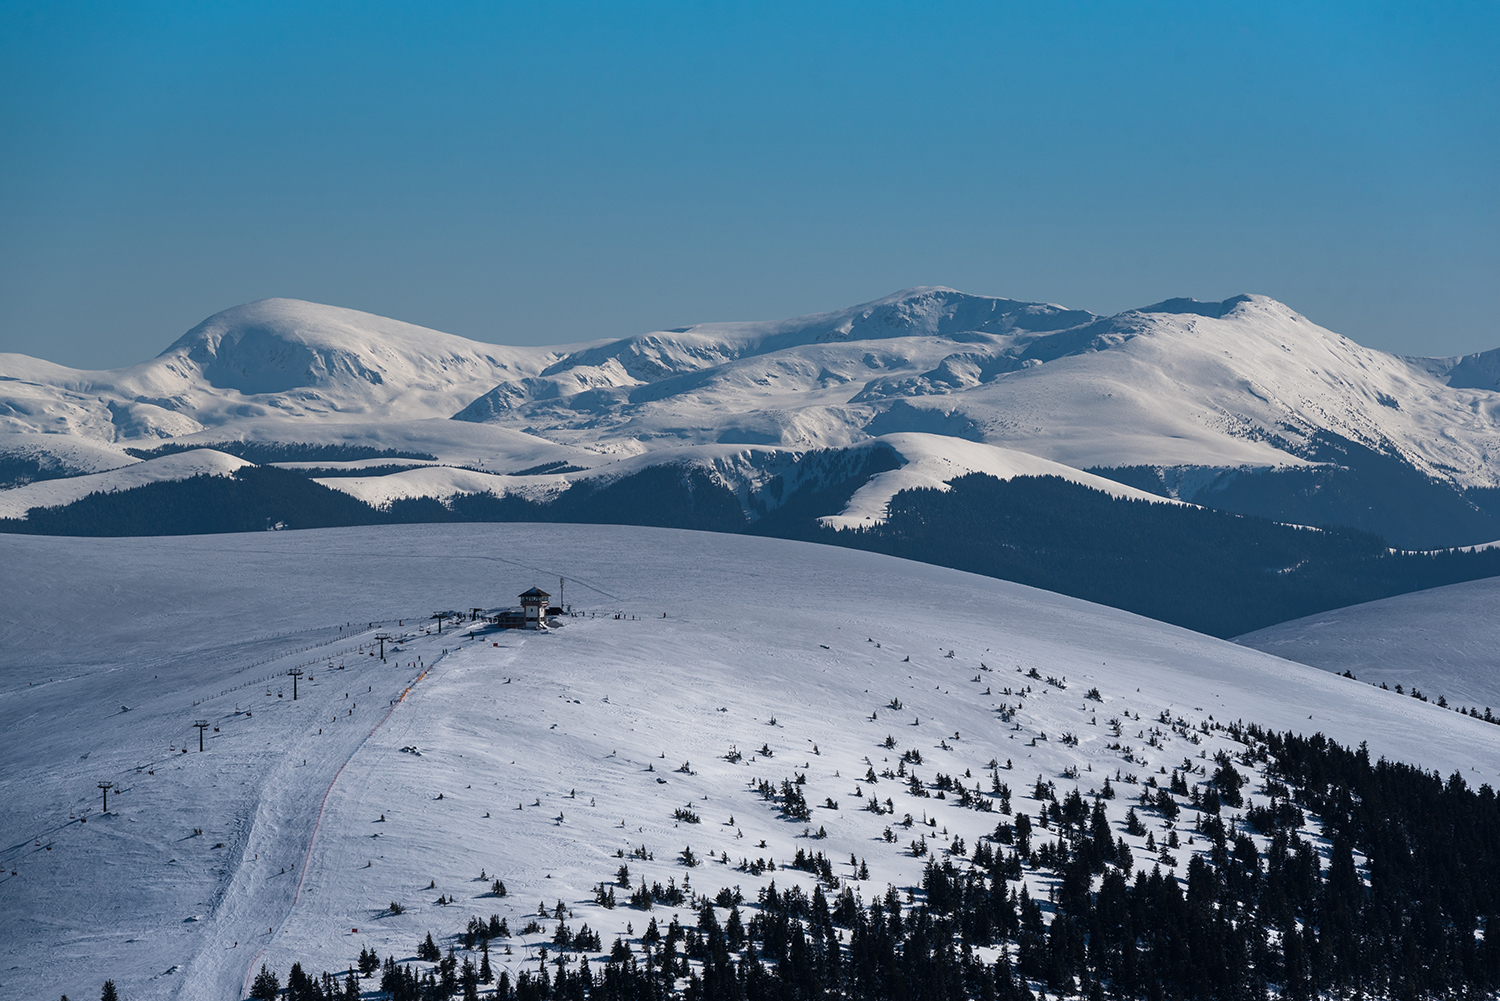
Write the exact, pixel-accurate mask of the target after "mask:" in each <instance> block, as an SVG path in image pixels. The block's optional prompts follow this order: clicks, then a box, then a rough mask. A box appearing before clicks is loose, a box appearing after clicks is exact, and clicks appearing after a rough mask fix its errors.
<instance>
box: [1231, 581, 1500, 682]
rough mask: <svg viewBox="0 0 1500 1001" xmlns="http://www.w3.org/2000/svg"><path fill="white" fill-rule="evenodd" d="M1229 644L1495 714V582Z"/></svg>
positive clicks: (1498, 670)
mask: <svg viewBox="0 0 1500 1001" xmlns="http://www.w3.org/2000/svg"><path fill="white" fill-rule="evenodd" d="M1235 642H1237V643H1242V644H1244V645H1245V646H1248V647H1253V648H1255V649H1257V650H1264V651H1265V652H1267V653H1271V654H1275V655H1276V656H1278V657H1286V658H1288V659H1290V660H1295V661H1299V662H1301V663H1303V664H1311V665H1313V666H1314V667H1320V668H1322V669H1323V670H1325V671H1333V672H1335V673H1337V674H1342V673H1343V672H1345V671H1349V672H1350V673H1352V674H1353V675H1354V676H1355V677H1357V678H1358V679H1359V680H1360V681H1368V682H1369V683H1371V684H1374V685H1379V684H1382V683H1384V684H1385V685H1387V686H1388V687H1390V688H1392V689H1394V688H1395V687H1396V686H1397V685H1401V686H1402V687H1403V688H1404V689H1411V688H1414V687H1415V688H1417V689H1418V690H1420V691H1421V692H1422V694H1424V695H1425V696H1427V697H1428V698H1429V699H1433V700H1436V699H1437V698H1438V697H1439V696H1442V697H1444V698H1445V699H1446V700H1447V701H1448V702H1449V703H1451V704H1452V705H1454V706H1473V707H1476V708H1479V709H1481V710H1483V709H1484V708H1486V707H1493V708H1494V709H1495V710H1497V711H1500V656H1497V653H1496V651H1497V650H1500V579H1496V578H1490V579H1487V580H1475V581H1469V582H1467V583H1463V584H1450V585H1448V586H1447V587H1435V588H1432V589H1430V590H1426V591H1416V592H1414V593H1412V594H1403V595H1398V596H1397V597H1394V598H1385V599H1382V600H1380V601H1371V602H1367V603H1365V604H1361V605H1350V606H1349V607H1347V608H1339V609H1335V610H1333V611H1331V612H1322V613H1320V614H1318V615H1309V616H1308V617H1307V618H1303V619H1293V620H1292V621H1290V622H1283V623H1280V624H1279V625H1274V626H1270V627H1268V628H1266V629H1258V630H1256V631H1255V632H1253V633H1247V634H1245V635H1244V636H1240V637H1237V638H1236V640H1235Z"/></svg>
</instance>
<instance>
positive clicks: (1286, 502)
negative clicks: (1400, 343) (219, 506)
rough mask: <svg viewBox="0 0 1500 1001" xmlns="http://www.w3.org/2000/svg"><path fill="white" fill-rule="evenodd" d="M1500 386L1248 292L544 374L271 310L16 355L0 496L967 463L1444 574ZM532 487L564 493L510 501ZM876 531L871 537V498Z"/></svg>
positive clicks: (565, 352)
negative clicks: (375, 467) (55, 355)
mask: <svg viewBox="0 0 1500 1001" xmlns="http://www.w3.org/2000/svg"><path fill="white" fill-rule="evenodd" d="M1497 386H1500V351H1497V352H1487V353H1483V354H1479V355H1471V356H1468V357H1465V358H1450V359H1416V358H1403V357H1398V356H1395V355H1390V354H1386V353H1383V352H1379V351H1375V350H1373V349H1369V348H1365V347H1362V346H1360V345H1358V344H1356V343H1355V342H1353V341H1351V340H1349V339H1348V338H1345V337H1342V336H1340V335H1338V334H1335V333H1333V332H1331V331H1328V330H1326V329H1324V328H1322V327H1319V326H1317V325H1316V324H1314V323H1312V322H1311V321H1309V320H1307V319H1306V318H1304V317H1302V316H1300V315H1299V314H1297V313H1296V312H1295V311H1293V310H1291V309H1290V308H1288V307H1286V306H1285V305H1283V304H1281V303H1279V302H1276V301H1275V300H1273V299H1269V298H1267V297H1264V296H1257V295H1240V296H1235V297H1233V298H1230V299H1226V300H1224V301H1222V302H1199V301H1197V300H1193V299H1169V300H1166V301H1163V302H1159V303H1156V304H1154V305H1151V306H1146V307H1143V308H1141V309H1136V310H1128V311H1126V312H1123V313H1120V314H1117V315H1115V316H1109V317H1103V316H1098V315H1095V314H1093V313H1090V312H1087V311H1084V310H1072V309H1067V308H1065V307H1062V306H1058V305H1054V304H1048V303H1035V302H1024V301H1020V300H1013V299H1004V298H996V297H989V296H977V295H970V294H967V293H963V292H959V291H957V290H954V289H950V288H943V287H922V288H914V289H907V290H905V291H902V292H898V293H895V294H893V295H890V296H886V297H884V298H882V299H877V300H875V301H873V302H869V303H864V304H861V305H858V306H852V307H849V308H846V309H842V310H835V311H832V312H828V313H820V314H814V315H810V316H803V317H796V318H792V319H786V320H776V321H762V322H736V323H704V324H698V325H694V326H689V327H683V328H678V329H674V330H662V331H652V332H648V333H643V334H638V335H634V336H629V337H624V338H619V339H614V340H597V341H592V342H588V343H585V344H579V345H571V346H560V347H547V348H538V347H503V346H499V345H492V344H485V343H482V342H479V341H473V340H468V339H465V338H461V337H455V336H453V335H451V334H445V333H442V332H440V331H435V330H430V329H427V328H423V327H419V326H416V325H413V324H407V323H402V322H400V321H397V320H391V319H387V318H383V317H378V316H374V315H372V314H368V313H362V312H359V311H357V310H351V309H344V308H340V307H334V306H323V305H318V304H314V303H306V302H300V301H297V300H290V299H266V300H261V301H259V302H254V303H249V304H246V305H243V306H237V307H234V308H232V309H229V310H225V311H224V312H222V313H218V314H215V315H214V316H212V317H209V318H208V319H207V320H205V321H204V322H203V323H201V324H199V325H198V326H197V327H195V328H193V330H191V331H189V332H188V333H186V334H185V335H183V336H182V337H180V338H179V339H178V340H177V341H175V342H174V343H173V344H172V345H171V346H170V347H168V348H167V349H166V350H165V351H164V352H163V353H162V354H161V355H159V356H158V357H157V358H155V359H153V360H151V361H148V362H144V363H142V364H140V365H136V366H131V367H129V368H125V369H119V370H115V371H108V372H86V371H78V370H72V369H66V368H63V367H61V366H57V365H53V364H51V363H48V362H44V361H39V360H36V359H32V358H27V357H24V356H20V355H0V473H4V472H5V471H6V470H10V471H11V472H9V473H8V474H7V475H8V476H9V480H8V481H7V482H8V483H9V484H10V485H12V486H17V487H19V486H21V485H22V484H25V483H27V482H29V481H34V480H46V481H47V482H52V481H54V480H58V479H65V478H66V477H67V476H68V475H69V474H71V473H74V472H76V473H79V474H83V473H91V474H97V473H101V472H103V471H104V470H105V469H107V468H108V463H107V462H103V463H101V461H100V456H101V455H105V456H107V455H109V454H115V455H117V456H118V465H119V466H122V467H123V466H126V465H131V464H133V463H134V462H136V461H137V460H136V459H135V458H134V457H132V456H131V455H130V454H129V453H127V452H126V451H125V447H126V446H140V445H142V444H145V445H147V446H149V445H151V444H153V443H159V442H161V441H163V440H165V441H167V442H171V443H175V444H178V445H185V446H186V445H195V444H197V445H204V446H212V445H215V444H222V443H224V442H229V441H244V442H262V443H272V444H278V445H287V444H296V445H308V446H329V447H332V446H345V445H347V446H357V447H362V448H373V449H375V450H377V451H383V452H403V451H404V452H411V451H415V452H417V453H421V454H424V455H427V454H430V455H432V456H435V459H434V460H433V461H432V463H431V464H430V465H428V466H424V467H423V468H415V469H414V468H399V469H394V470H393V469H389V468H388V469H386V470H384V471H383V472H382V475H338V476H329V477H328V478H327V485H328V486H330V487H332V488H334V489H337V490H340V491H344V492H347V493H350V494H351V495H353V496H355V497H357V498H359V499H361V500H363V501H365V502H367V503H372V504H375V505H377V506H379V505H382V504H388V503H392V502H394V501H396V500H397V499H401V498H423V497H425V498H431V499H433V500H436V501H438V502H440V503H448V502H449V501H450V500H451V499H452V498H454V497H456V496H459V495H461V494H465V493H474V492H476V491H477V492H488V493H493V494H495V495H497V496H505V495H516V496H521V497H524V498H527V499H529V500H532V501H538V500H541V501H544V500H545V499H546V498H547V497H549V496H555V495H557V494H558V493H559V491H562V490H565V489H567V487H568V486H569V485H571V484H573V483H577V482H580V481H590V480H599V481H601V482H607V481H609V480H612V479H618V478H619V477H621V476H628V475H633V474H635V473H636V472H638V471H639V470H641V469H643V468H646V467H648V466H651V465H653V464H660V463H670V464H678V465H680V464H687V465H691V466H695V467H697V468H700V469H703V470H705V471H706V472H707V474H708V475H709V476H710V477H711V479H713V480H714V481H715V482H718V483H721V484H722V485H724V486H725V487H727V488H728V489H730V490H732V491H733V492H735V493H736V494H737V495H738V496H739V497H740V498H741V501H742V503H743V504H744V505H745V511H746V513H747V515H748V516H751V517H755V516H758V515H757V510H756V508H755V503H757V501H756V498H759V497H761V496H762V494H763V492H764V488H765V486H766V485H767V484H768V483H770V482H771V481H772V480H773V479H775V478H776V477H778V476H782V475H784V472H785V470H786V468H788V464H789V463H792V464H795V462H796V461H797V460H798V457H800V456H802V455H804V454H810V453H813V452H818V451H826V450H830V449H834V450H836V449H847V448H854V447H859V446H861V445H863V444H866V443H870V442H873V441H883V442H887V443H895V444H893V445H892V447H894V448H896V451H897V452H898V453H899V454H900V455H901V457H902V458H901V461H902V462H903V463H907V462H916V461H933V456H935V455H936V454H938V453H941V452H943V451H944V448H945V446H943V442H952V443H953V444H952V447H951V448H949V449H948V451H949V452H951V455H949V456H948V460H951V461H949V463H948V464H949V465H950V466H951V467H952V472H953V475H955V476H957V475H963V474H965V473H968V472H983V471H985V470H986V469H989V468H1011V467H1013V466H1014V465H1015V463H1014V462H1012V461H1011V460H1009V459H1006V458H1004V456H1005V455H1008V454H1015V453H1020V454H1024V455H1029V456H1034V457H1036V458H1037V459H1039V460H1047V461H1050V462H1052V463H1056V464H1059V465H1060V466H1061V467H1062V468H1061V469H1060V470H1051V472H1054V473H1056V474H1058V475H1063V476H1064V477H1065V478H1071V479H1074V480H1075V481H1077V482H1093V480H1092V479H1091V478H1090V477H1089V476H1088V475H1087V474H1085V473H1083V472H1082V470H1084V469H1088V470H1091V471H1092V472H1093V473H1094V474H1097V475H1099V476H1104V477H1109V478H1113V479H1117V480H1120V481H1121V482H1124V483H1127V484H1129V485H1130V486H1131V487H1134V488H1139V489H1141V490H1145V491H1148V492H1152V493H1156V494H1159V495H1162V496H1165V497H1170V498H1173V499H1180V500H1187V501H1192V502H1194V503H1199V504H1209V505H1212V506H1219V507H1224V508H1226V509H1228V510H1234V511H1239V512H1242V513H1253V514H1261V515H1265V516H1267V517H1272V518H1279V519H1281V520H1291V521H1299V522H1305V523H1313V524H1317V523H1324V522H1327V523H1335V524H1348V525H1352V526H1354V527H1357V528H1361V529H1364V530H1369V531H1375V532H1380V533H1382V534H1385V535H1387V536H1388V537H1389V538H1390V540H1391V541H1392V542H1393V543H1395V544H1397V545H1401V546H1407V547H1418V548H1430V547H1435V546H1445V545H1455V544H1468V543H1474V542H1482V541H1488V540H1490V539H1493V538H1496V537H1500V503H1497V498H1500V390H1497V388H1496V387H1497ZM69 441H71V442H79V443H83V442H87V443H88V448H89V458H88V461H87V462H83V463H82V464H77V463H79V462H81V461H82V460H80V459H79V456H80V455H81V454H82V453H81V452H80V450H79V448H78V447H72V448H71V449H67V450H65V449H62V448H61V447H60V446H61V445H62V444H63V443H64V442H69ZM918 442H922V444H920V445H918V444H916V443H918ZM934 443H935V444H934ZM971 445H980V446H983V447H986V448H990V449H996V450H998V451H995V452H984V453H982V454H981V453H976V452H974V451H973V449H972V448H969V446H971ZM903 449H904V450H903ZM965 449H967V450H965ZM908 453H910V454H908ZM69 456H72V458H69ZM179 468H187V467H185V466H182V464H181V463H178V464H176V465H172V464H162V465H161V466H160V467H158V466H155V465H152V466H147V467H145V468H143V469H142V470H140V471H139V472H138V473H136V474H135V478H140V477H146V478H148V479H149V478H150V477H151V476H155V475H157V473H158V471H159V472H160V474H161V478H163V479H171V478H173V477H175V476H176V475H177V472H175V471H174V470H177V469H179ZM533 468H546V469H553V470H564V469H566V470H568V471H567V472H561V473H546V474H541V475H533V476H525V477H518V476H514V475H508V474H512V473H513V472H514V471H516V470H527V469H533ZM338 472H339V473H341V474H358V473H359V472H360V470H359V469H358V468H357V467H351V468H350V469H347V470H343V469H341V470H338ZM44 486H45V485H44V484H41V483H32V484H31V486H29V487H26V488H25V489H26V490H27V491H28V492H27V493H26V494H25V495H24V496H23V495H15V496H12V497H10V498H5V497H4V496H3V495H4V493H6V492H8V491H3V490H0V507H4V508H5V509H6V511H7V512H9V511H12V510H14V509H16V508H17V506H18V505H22V504H25V505H35V504H49V503H54V502H55V501H54V500H52V499H50V495H49V494H48V492H47V490H46V489H43V487H44ZM6 501H8V502H9V503H5V502H6ZM25 510H26V508H25V507H21V509H20V511H21V513H22V514H23V515H24V511H25ZM835 513H836V514H837V513H838V512H835ZM844 514H845V515H847V516H849V517H855V515H854V514H853V512H844ZM858 517H860V518H863V519H865V520H871V519H873V520H877V521H878V520H879V518H880V514H879V503H878V502H877V503H874V504H873V505H872V504H871V502H870V497H869V495H868V491H866V492H865V495H864V497H863V504H862V507H861V509H860V513H859V514H858Z"/></svg>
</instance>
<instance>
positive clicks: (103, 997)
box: [99, 980, 120, 1001]
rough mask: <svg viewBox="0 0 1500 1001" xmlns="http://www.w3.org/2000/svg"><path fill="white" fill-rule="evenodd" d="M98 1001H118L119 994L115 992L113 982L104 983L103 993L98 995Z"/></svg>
mask: <svg viewBox="0 0 1500 1001" xmlns="http://www.w3.org/2000/svg"><path fill="white" fill-rule="evenodd" d="M99 1001H120V994H119V992H118V991H116V990H115V982H114V981H113V980H106V981H104V991H103V993H101V994H100V995H99Z"/></svg>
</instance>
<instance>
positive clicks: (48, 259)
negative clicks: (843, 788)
mask: <svg viewBox="0 0 1500 1001" xmlns="http://www.w3.org/2000/svg"><path fill="white" fill-rule="evenodd" d="M1496 51H1500V5H1497V4H1495V3H1467V4H1466V3H1462V2H1459V3H1444V4H1402V5H1396V4H1383V3H1372V2H1361V3H1349V4H1317V3H1295V4H1275V3H1263V4H1244V3H1238V4H1214V3H1202V2H1198V3H1182V4H1176V3H1141V4H1132V3H1071V2H1065V0H1064V2H1052V3H1037V4H1026V5H1007V4H997V3H976V4H962V3H952V4H941V3H920V4H919V3H912V4H882V3H871V2H866V3H859V4H837V3H827V4H808V3H788V4H778V3H756V4H731V3H726V2H692V3H681V4H648V3H631V4H611V5H594V4H579V3H565V2H564V3H542V4H538V3H528V4H513V5H512V4H499V3H462V2H453V3H444V4H431V3H413V4H395V3H379V2H373V0H371V2H361V3H348V4H333V3H286V4H281V3H243V2H231V0H218V2H214V3H207V4H205V3H201V2H195V3H182V4H171V3H161V4H132V3H89V4H73V3H66V2H55V0H54V2H46V3H27V2H0V350H4V351H21V352H25V353H28V354H35V355H39V356H42V357H46V358H50V359H53V360H55V361H60V362H63V363H65V364H69V365H74V366H80V367H110V366H116V365H121V364H127V363H132V362H135V361H139V360H143V359H145V358H147V357H150V356H152V355H154V354H156V353H157V352H159V351H160V350H162V349H163V348H165V347H166V345H167V344H168V343H170V342H171V341H172V340H173V339H175V338H176V337H177V336H178V335H180V334H181V333H182V332H183V331H185V330H186V329H187V328H188V327H190V326H192V325H193V324H194V323H196V322H197V321H198V320H200V319H202V318H203V317H204V316H207V315H208V314H210V313H213V312H216V311H217V310H219V309H223V308H225V307H228V306H231V305H234V304H236V303H240V302H245V301H248V300H252V299H257V298H262V297H266V296H275V295H284V296H294V297H298V298H304V299H312V300H317V301H320V302H330V303H335V304H338V305H344V306H353V307H356V308H359V309H365V310H369V311H371V312H375V313H381V314H384V315H388V316H395V317H398V318H400V319H403V320H409V321H411V322H415V323H421V324H425V325H428V326H433V327H437V328H439V329H442V330H447V331H450V332H452V333H456V334H461V335H464V336H467V337H473V338H476V339H480V340H489V341H497V342H502V343H518V344H522V343H527V344H535V343H552V342H562V341H570V340H582V339H587V338H593V337H602V336H621V335H626V334H630V333H635V332H639V331H641V330H645V329H651V328H658V327H671V326H680V325H683V324H687V323H692V322H697V321H703V320H713V319H762V318H774V317H781V316H789V315H794V314H798V313H804V312H811V311H816V310H823V309H833V308H838V307H841V306H845V305H850V304H853V303H856V302H860V301H864V300H867V299H871V298H874V297H876V296H879V295H883V294H885V293H888V292H891V291H894V290H896V289H898V288H903V287H906V286H911V285H928V284H942V285H951V286H954V287H957V288H961V289H964V290H966V291H971V292H977V293H984V294H991V295H1004V296H1010V297H1014V298H1021V299H1037V300H1048V301H1055V302H1060V303H1064V304H1066V305H1069V306H1073V307H1081V308H1086V309H1091V310H1095V311H1097V312H1114V311H1118V310H1121V309H1126V308H1129V307H1132V306H1141V305H1146V304H1148V303H1151V302H1155V301H1157V300H1160V299H1164V298H1168V297H1171V296H1179V295H1186V296H1194V297H1197V298H1200V299H1221V298H1224V297H1226V296H1230V295H1234V294H1237V293H1240V292H1246V291H1249V292H1261V293H1265V294H1268V295H1272V296H1275V297H1276V298H1279V299H1281V300H1283V301H1285V302H1287V303H1289V304H1290V305H1292V306H1293V307H1294V308H1296V309H1298V310H1300V311H1302V312H1303V313H1304V314H1306V315H1308V316H1309V317H1311V318H1312V319H1313V320H1315V321H1317V322H1319V323H1322V324H1323V325H1325V326H1328V327H1331V328H1333V329H1335V330H1338V331H1339V332H1341V333H1344V334H1347V335H1349V336H1350V337H1353V338H1354V339H1356V340H1358V341H1361V342H1362V343H1366V344H1370V345H1373V346H1376V347H1381V348H1385V349H1387V350H1395V351H1401V352H1406V353H1422V354H1451V353H1461V352H1467V351H1474V350H1481V349H1486V348H1490V347H1496V346H1500V324H1497V322H1496V320H1495V318H1494V317H1495V314H1494V311H1493V309H1492V308H1491V299H1492V298H1493V297H1494V294H1495V290H1496V288H1497V285H1500V211H1497V207H1500V59H1496V58H1495V53H1496Z"/></svg>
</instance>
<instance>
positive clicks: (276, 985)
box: [100, 963, 281, 1001]
mask: <svg viewBox="0 0 1500 1001" xmlns="http://www.w3.org/2000/svg"><path fill="white" fill-rule="evenodd" d="M105 986H106V987H111V988H112V987H113V985H112V984H106V985H105ZM280 993H281V978H280V977H278V976H276V974H274V973H272V972H271V971H270V970H268V969H266V965H265V964H264V963H262V964H261V966H260V972H259V973H257V974H256V975H255V981H254V982H253V983H252V984H251V985H250V996H251V997H253V998H255V999H256V1001H276V995H278V994H280ZM113 998H114V994H113V993H112V992H111V993H110V994H109V996H108V998H101V999H100V1001H113Z"/></svg>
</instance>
